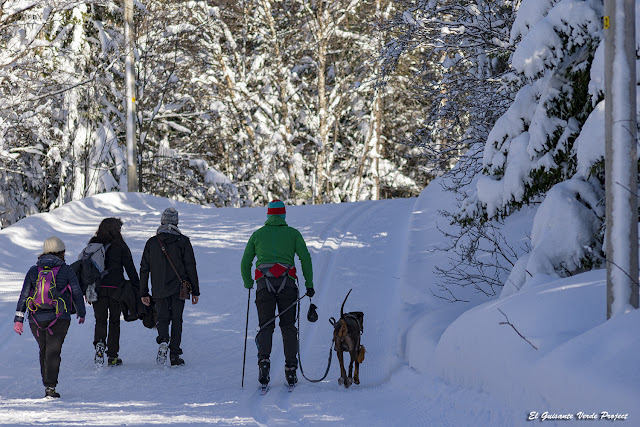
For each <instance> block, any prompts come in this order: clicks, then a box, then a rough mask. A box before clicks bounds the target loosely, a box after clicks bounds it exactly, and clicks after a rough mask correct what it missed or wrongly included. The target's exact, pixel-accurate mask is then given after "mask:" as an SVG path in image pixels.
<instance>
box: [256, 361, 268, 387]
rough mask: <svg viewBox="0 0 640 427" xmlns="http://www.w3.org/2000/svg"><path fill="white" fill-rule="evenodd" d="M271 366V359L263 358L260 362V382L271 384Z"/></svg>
mask: <svg viewBox="0 0 640 427" xmlns="http://www.w3.org/2000/svg"><path fill="white" fill-rule="evenodd" d="M270 367H271V362H270V361H269V359H261V360H260V361H259V362H258V370H259V373H258V382H260V384H262V385H267V384H269V381H270V380H271V378H269V368H270Z"/></svg>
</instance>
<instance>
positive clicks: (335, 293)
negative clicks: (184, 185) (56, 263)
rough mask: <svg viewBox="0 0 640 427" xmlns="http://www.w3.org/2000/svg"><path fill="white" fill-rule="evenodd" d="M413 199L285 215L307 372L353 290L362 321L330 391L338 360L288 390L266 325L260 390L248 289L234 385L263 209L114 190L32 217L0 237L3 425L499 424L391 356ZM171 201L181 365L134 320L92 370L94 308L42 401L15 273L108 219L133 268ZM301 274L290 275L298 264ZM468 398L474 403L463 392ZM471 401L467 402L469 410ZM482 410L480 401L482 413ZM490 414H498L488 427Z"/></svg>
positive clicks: (76, 242) (465, 396) (73, 334)
mask: <svg viewBox="0 0 640 427" xmlns="http://www.w3.org/2000/svg"><path fill="white" fill-rule="evenodd" d="M414 203H415V199H405V200H388V201H379V202H360V203H349V204H337V205H320V206H293V207H287V221H288V223H289V224H290V225H291V226H293V227H296V228H298V229H299V230H300V231H301V232H302V234H303V236H304V237H305V240H306V242H307V245H308V247H309V249H310V252H311V254H312V259H313V266H314V275H315V278H314V282H315V288H316V291H317V292H316V296H315V297H314V298H313V302H314V303H315V304H316V305H317V306H318V314H319V316H320V319H319V320H318V322H316V323H309V322H308V321H307V320H306V310H307V309H308V306H309V302H308V299H307V298H305V299H304V300H303V302H302V306H301V310H302V314H301V319H300V325H301V332H300V335H301V337H300V339H301V343H300V345H301V354H302V363H303V367H304V368H305V374H306V375H307V376H308V377H310V378H319V377H320V376H321V375H322V374H323V373H324V371H325V368H326V364H327V359H328V356H329V348H330V345H331V325H330V324H329V322H328V319H329V318H330V317H331V316H333V317H338V316H339V313H340V305H341V304H342V301H343V300H344V297H345V295H346V294H347V292H348V291H349V289H353V291H352V292H351V295H350V296H349V299H348V301H347V303H346V305H345V311H352V310H358V311H363V312H364V313H365V314H364V335H363V337H362V343H363V344H364V345H365V347H366V348H367V354H366V358H365V361H364V363H363V364H362V365H361V371H360V377H361V384H360V385H359V386H357V385H354V386H352V387H351V388H350V389H348V390H345V389H344V388H342V387H340V386H338V383H337V378H338V376H339V365H338V362H337V358H336V357H335V354H334V356H333V362H332V366H331V370H330V372H329V375H328V376H327V378H326V380H324V381H323V382H320V383H309V382H307V381H305V380H304V379H303V378H302V375H301V374H300V372H299V373H298V376H299V379H300V383H299V386H298V387H297V388H296V390H295V391H294V392H293V393H288V392H287V391H286V388H285V387H284V369H283V368H284V358H283V354H282V341H281V338H280V331H279V329H278V328H276V332H275V334H274V347H273V351H272V356H271V366H272V373H271V379H272V389H271V390H270V391H269V393H268V394H267V395H266V396H260V395H259V393H258V392H257V387H258V383H257V360H256V348H255V345H254V343H253V338H254V337H255V327H256V326H257V316H256V313H255V303H254V298H255V292H254V291H252V292H251V300H250V314H249V339H248V343H247V363H246V374H245V379H244V384H245V385H244V389H242V388H241V387H240V385H241V376H242V358H243V343H244V332H245V319H246V317H245V316H246V307H247V298H248V291H247V290H246V289H245V288H244V287H243V286H242V281H241V278H240V272H239V265H240V259H241V257H242V252H243V250H244V245H245V244H246V241H247V240H248V238H249V236H250V235H251V233H252V232H253V230H255V229H256V228H258V227H260V226H261V225H262V224H263V222H264V220H265V217H266V212H265V211H266V209H264V208H255V209H215V208H207V207H200V206H194V205H187V204H182V203H176V202H172V201H167V200H165V199H161V198H156V197H151V196H146V195H140V194H122V193H111V194H104V195H100V196H95V197H92V198H89V199H85V200H82V201H79V202H73V203H70V204H68V205H65V206H64V207H62V208H60V209H57V210H55V211H54V212H52V213H48V214H40V215H34V216H32V217H29V218H26V219H24V220H22V221H20V222H19V223H18V224H15V225H14V226H12V227H9V228H8V229H5V230H2V231H0V255H1V256H0V309H1V310H0V313H2V315H1V316H0V320H1V324H3V325H5V326H4V327H3V328H0V414H1V415H0V424H36V423H37V424H40V425H42V424H45V425H46V424H56V425H59V424H65V425H114V424H127V425H140V424H196V425H198V424H220V425H269V426H270V425H287V424H305V425H306V424H326V423H330V424H337V425H347V424H348V425H359V426H365V425H366V426H389V425H462V424H467V423H468V422H469V420H470V419H474V420H475V421H477V422H478V425H480V424H484V425H488V424H487V423H489V424H492V425H500V424H501V421H500V420H502V417H501V416H500V411H499V410H497V409H496V408H491V406H493V404H492V403H491V400H490V399H489V398H488V397H487V396H483V395H478V394H477V393H471V392H468V391H466V390H459V389H456V388H454V387H451V386H449V385H447V384H444V383H442V382H441V381H439V380H437V379H435V378H429V377H427V376H425V375H418V374H416V373H415V372H414V371H412V370H411V369H409V368H408V367H407V366H406V365H405V364H404V363H403V361H402V360H400V358H399V356H398V353H399V352H398V346H399V341H400V338H401V336H402V334H404V331H402V330H400V328H399V322H398V318H399V317H400V316H399V314H398V313H399V311H400V310H401V309H402V307H401V305H400V302H399V300H398V292H397V289H398V287H399V280H400V277H401V274H400V271H399V270H400V269H401V267H402V265H403V260H404V259H405V258H406V253H405V251H406V248H407V239H408V230H409V229H408V223H409V217H410V215H411V213H412V208H413V205H414ZM169 204H173V205H175V206H176V207H177V209H178V211H179V213H180V227H181V229H182V230H183V232H184V233H185V234H186V235H188V236H189V237H190V238H191V240H192V242H193V245H194V249H195V252H196V258H197V261H198V273H199V277H200V283H201V284H200V287H201V298H200V302H199V304H198V305H195V306H193V305H191V304H188V305H187V307H186V309H185V324H184V333H183V345H182V347H183V350H184V359H185V361H186V365H185V366H184V367H180V368H166V367H160V366H158V365H157V364H156V362H155V354H156V351H157V345H156V344H155V339H154V338H155V330H148V329H145V328H144V327H143V326H142V324H141V322H134V323H126V322H122V332H121V351H120V357H121V358H122V359H123V361H124V364H123V365H122V366H120V367H115V368H108V367H103V368H96V367H94V365H93V348H92V340H93V325H94V320H93V312H92V309H91V308H90V307H89V308H88V315H87V322H86V323H85V324H84V325H78V324H77V321H75V319H74V322H73V323H72V327H71V328H70V331H69V334H68V335H67V339H66V341H65V344H64V346H63V351H62V366H61V372H60V382H59V384H58V387H57V389H58V391H59V392H60V393H61V395H62V399H60V400H57V401H50V400H46V399H43V398H42V396H43V387H42V385H41V382H40V373H39V366H38V362H37V345H36V343H35V340H34V339H33V337H32V336H31V335H30V332H28V331H26V332H25V334H23V335H22V336H18V335H16V334H15V332H13V329H12V323H13V320H12V319H13V314H14V312H15V303H16V301H17V297H18V293H19V289H20V287H21V285H22V280H23V278H24V274H25V273H26V271H27V269H28V268H29V266H31V265H32V264H33V263H34V261H35V258H36V256H37V254H38V253H39V251H40V249H41V244H42V241H43V240H44V239H45V238H46V237H48V236H49V235H52V234H56V235H58V236H60V237H61V238H62V239H63V241H64V242H65V244H66V246H67V253H68V257H69V258H70V259H75V256H76V254H77V253H79V251H80V250H81V249H82V247H83V246H84V245H85V244H86V242H87V240H88V239H89V238H90V236H91V235H92V234H93V232H95V229H96V227H97V224H98V223H99V221H100V220H101V219H102V218H104V217H107V216H119V217H120V218H122V219H123V221H124V223H125V225H124V227H123V235H124V237H125V240H126V241H127V243H128V244H129V246H130V247H131V249H132V252H133V254H134V261H135V263H136V265H139V260H140V256H141V253H142V249H143V247H144V243H145V241H146V239H147V238H149V237H150V236H151V235H152V234H153V233H154V231H155V229H156V227H157V226H158V224H159V218H160V213H161V212H162V210H163V209H164V208H166V207H167V206H168V205H169ZM298 268H299V266H298ZM470 394H471V395H470ZM470 401H471V402H473V403H472V404H471V405H470V404H469V403H470ZM483 402H487V404H486V405H484V404H483ZM493 417H497V419H494V418H493Z"/></svg>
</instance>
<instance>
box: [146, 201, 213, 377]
mask: <svg viewBox="0 0 640 427" xmlns="http://www.w3.org/2000/svg"><path fill="white" fill-rule="evenodd" d="M163 247H164V249H165V250H166V252H167V255H165V254H164V253H163V251H162V248H163ZM167 256H168V257H169V259H170V260H171V262H172V263H173V266H174V267H175V268H176V270H177V271H178V274H179V276H180V277H178V276H176V273H175V272H174V270H173V267H171V263H170V262H169V259H167ZM149 274H151V288H152V294H153V300H154V301H155V303H156V309H157V310H158V337H157V338H156V342H157V343H158V344H160V349H159V351H158V359H157V361H158V363H164V360H165V359H166V351H167V348H168V350H169V352H170V355H169V356H170V361H171V365H172V366H180V365H184V360H182V358H181V357H180V355H181V354H182V349H181V348H180V343H181V341H182V313H183V311H184V304H185V302H184V300H182V299H180V282H181V280H182V279H184V280H188V281H189V282H190V283H191V287H192V292H193V296H192V297H191V303H192V304H197V303H198V297H199V296H200V287H199V285H198V273H197V271H196V257H195V255H194V253H193V247H192V246H191V242H190V241H189V238H188V237H187V236H185V235H184V234H182V232H181V231H180V229H179V228H178V211H177V210H175V208H172V207H171V208H167V209H165V210H164V212H162V217H161V219H160V227H159V228H158V230H157V232H156V235H155V236H153V237H151V238H150V239H149V240H147V243H146V245H145V246H144V252H143V253H142V260H141V261H140V285H141V286H140V296H141V297H142V303H143V304H144V305H147V306H148V305H150V304H151V296H150V295H149V284H148V281H149ZM169 325H171V334H169ZM167 344H168V346H167Z"/></svg>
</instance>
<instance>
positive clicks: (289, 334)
mask: <svg viewBox="0 0 640 427" xmlns="http://www.w3.org/2000/svg"><path fill="white" fill-rule="evenodd" d="M287 280H293V279H287ZM296 299H298V288H297V287H296V286H295V285H294V286H290V285H289V284H287V286H285V287H284V288H282V290H281V291H280V293H279V294H278V295H276V294H275V293H273V292H270V291H269V289H267V288H263V289H260V290H259V291H258V292H257V293H256V307H257V309H258V321H259V322H260V325H264V324H265V323H266V322H268V321H269V320H271V319H273V317H274V316H275V315H276V313H275V311H276V306H278V313H282V310H284V309H285V308H287V307H288V306H289V305H291V304H292V303H294V302H295V300H296ZM296 310H297V307H296V306H295V305H294V306H293V307H291V308H290V309H289V310H287V311H286V312H284V313H283V314H282V315H281V316H280V317H279V318H278V319H277V320H280V331H281V332H282V344H283V347H284V358H285V360H284V363H285V366H288V367H295V368H297V367H298V358H297V354H298V330H297V329H296ZM275 327H276V322H275V321H274V322H271V323H270V324H269V325H267V326H265V327H264V328H262V330H261V331H260V333H258V335H257V336H256V345H257V346H258V361H260V359H269V357H270V355H271V343H272V338H273V331H274V330H275Z"/></svg>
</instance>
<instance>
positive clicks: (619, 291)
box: [604, 0, 638, 319]
mask: <svg viewBox="0 0 640 427" xmlns="http://www.w3.org/2000/svg"><path fill="white" fill-rule="evenodd" d="M604 15H605V16H604V41H605V50H604V52H605V61H604V62H605V194H606V207H607V210H606V215H607V218H606V227H607V229H606V237H605V238H606V245H607V319H609V318H611V316H614V315H617V314H622V313H626V312H628V311H631V310H633V309H634V308H638V200H637V195H636V193H637V190H638V184H637V180H638V161H637V159H638V156H637V149H636V144H637V123H636V50H635V41H636V36H635V34H636V31H635V0H604Z"/></svg>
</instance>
